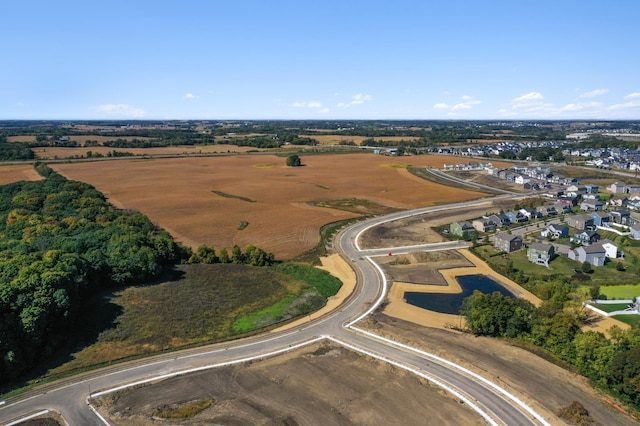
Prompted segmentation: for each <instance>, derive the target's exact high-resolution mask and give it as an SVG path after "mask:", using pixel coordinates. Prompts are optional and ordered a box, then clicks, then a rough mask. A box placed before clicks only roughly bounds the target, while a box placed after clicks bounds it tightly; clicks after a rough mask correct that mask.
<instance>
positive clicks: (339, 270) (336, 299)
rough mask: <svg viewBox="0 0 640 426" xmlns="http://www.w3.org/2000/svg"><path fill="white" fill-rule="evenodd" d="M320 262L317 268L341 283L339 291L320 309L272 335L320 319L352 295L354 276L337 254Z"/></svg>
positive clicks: (322, 258)
mask: <svg viewBox="0 0 640 426" xmlns="http://www.w3.org/2000/svg"><path fill="white" fill-rule="evenodd" d="M320 262H321V263H322V266H319V267H318V268H320V269H324V270H325V271H328V272H329V273H330V274H331V275H333V276H334V277H336V278H338V279H339V280H340V281H342V287H340V290H339V291H338V293H336V295H335V296H332V297H330V298H329V299H328V300H327V304H326V305H325V306H324V307H323V308H322V309H320V310H318V311H316V312H314V313H312V314H310V315H307V316H306V317H304V318H300V319H299V320H296V321H293V322H291V323H289V324H286V325H283V326H282V327H279V328H277V329H275V330H273V332H274V333H275V332H278V331H283V330H288V329H290V328H294V327H298V326H300V325H302V324H304V323H306V322H309V321H311V320H313V319H316V318H318V317H321V316H322V315H324V314H326V313H327V312H331V311H332V310H334V309H335V308H337V307H338V306H340V304H341V303H342V302H343V301H344V300H345V299H346V298H347V297H349V295H351V293H353V290H354V289H355V288H356V274H355V273H354V272H353V269H351V267H350V266H349V264H348V263H347V262H345V260H344V259H343V258H342V257H341V256H340V255H339V254H332V255H331V256H328V257H321V258H320Z"/></svg>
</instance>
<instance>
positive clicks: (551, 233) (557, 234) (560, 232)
mask: <svg viewBox="0 0 640 426" xmlns="http://www.w3.org/2000/svg"><path fill="white" fill-rule="evenodd" d="M540 235H542V236H543V237H545V238H547V237H549V238H555V239H558V238H565V237H568V236H569V227H568V226H566V225H557V224H555V223H552V224H551V225H548V226H547V227H546V228H544V229H543V230H542V231H540Z"/></svg>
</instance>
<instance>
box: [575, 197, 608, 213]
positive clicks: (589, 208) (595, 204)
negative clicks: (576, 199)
mask: <svg viewBox="0 0 640 426" xmlns="http://www.w3.org/2000/svg"><path fill="white" fill-rule="evenodd" d="M602 207H603V204H602V203H601V202H600V201H597V200H584V201H582V203H581V204H580V210H584V211H586V212H597V211H600V210H602Z"/></svg>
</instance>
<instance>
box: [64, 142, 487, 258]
mask: <svg viewBox="0 0 640 426" xmlns="http://www.w3.org/2000/svg"><path fill="white" fill-rule="evenodd" d="M302 158H303V163H304V164H305V167H297V168H295V169H292V168H289V167H286V166H285V158H282V157H276V156H271V155H237V156H225V157H210V158H174V159H150V160H144V161H140V160H120V161H104V162H87V163H73V164H55V165H52V167H53V168H54V169H55V170H57V171H59V172H61V173H62V174H64V175H65V176H67V177H69V178H71V179H77V180H81V181H85V182H88V183H90V184H92V185H94V186H96V187H97V188H98V189H99V190H100V191H102V192H103V193H104V194H105V195H106V196H107V197H109V200H110V201H111V202H112V203H114V204H115V205H117V206H118V207H122V208H130V209H136V210H139V211H141V212H143V213H144V214H146V215H148V216H149V217H150V218H151V220H152V221H154V222H155V223H158V224H159V225H160V226H162V227H164V228H166V229H167V230H169V232H171V233H172V234H173V235H174V236H175V237H176V238H178V239H179V240H180V241H182V242H184V243H186V244H188V245H190V246H192V247H197V246H198V245H200V244H208V245H213V246H214V247H216V248H222V247H228V248H230V247H231V246H233V245H234V244H237V245H239V246H240V247H246V246H248V245H250V244H252V245H255V246H257V247H261V248H263V249H265V250H267V251H272V252H273V253H275V254H276V256H277V257H278V258H281V259H286V258H290V257H293V256H295V255H297V254H300V253H302V252H304V251H306V250H309V249H311V248H312V247H314V246H315V245H316V244H317V243H318V241H319V235H318V231H319V228H320V226H322V225H324V224H326V223H329V222H334V221H338V220H342V219H347V218H351V217H355V216H357V214H356V213H351V212H346V211H340V210H336V209H332V208H320V207H313V206H310V205H309V204H308V202H310V201H312V200H328V199H336V200H339V199H350V198H357V199H366V200H369V201H371V202H372V203H377V204H380V205H383V206H387V207H391V208H397V209H410V208H417V207H422V206H429V205H434V204H437V203H445V202H457V201H464V200H470V199H476V198H478V197H480V196H482V195H481V194H479V193H477V192H470V191H465V190H461V189H457V188H451V187H448V186H444V185H439V184H435V183H433V182H428V181H423V180H420V179H418V178H415V176H413V177H410V176H411V175H410V174H409V173H408V172H407V171H406V169H404V168H401V169H394V168H393V167H380V166H381V165H389V166H393V165H397V164H406V163H407V162H409V161H410V162H411V163H412V164H413V165H415V166H422V167H427V166H431V167H441V165H442V164H443V163H444V162H446V161H447V159H448V158H450V157H443V156H430V155H429V156H427V155H424V156H415V157H400V158H394V157H384V156H378V155H373V154H343V155H313V156H304V155H303V156H302ZM265 163H273V164H276V167H273V168H262V167H257V165H261V164H265ZM278 165H279V166H278ZM309 182H313V183H314V184H313V185H310V184H309ZM212 188H215V189H217V190H219V191H223V192H225V193H228V194H242V196H243V197H247V198H250V199H252V200H256V202H255V203H247V202H245V201H242V200H238V199H233V198H225V197H220V196H218V195H215V194H213V193H212V192H211V190H212ZM238 218H242V220H245V221H247V222H249V223H251V226H249V227H247V228H246V229H244V230H242V231H239V230H238V229H237V228H238Z"/></svg>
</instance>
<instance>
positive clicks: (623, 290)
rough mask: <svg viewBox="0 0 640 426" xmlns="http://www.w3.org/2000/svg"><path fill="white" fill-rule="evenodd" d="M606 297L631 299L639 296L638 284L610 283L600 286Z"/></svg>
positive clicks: (639, 288) (639, 286)
mask: <svg viewBox="0 0 640 426" xmlns="http://www.w3.org/2000/svg"><path fill="white" fill-rule="evenodd" d="M600 293H602V294H604V295H605V296H607V299H633V298H634V297H637V296H640V285H611V286H606V287H600Z"/></svg>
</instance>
